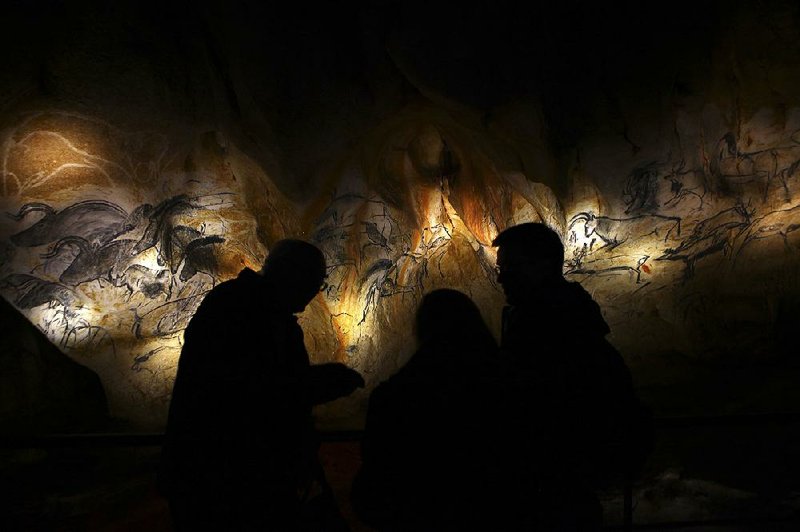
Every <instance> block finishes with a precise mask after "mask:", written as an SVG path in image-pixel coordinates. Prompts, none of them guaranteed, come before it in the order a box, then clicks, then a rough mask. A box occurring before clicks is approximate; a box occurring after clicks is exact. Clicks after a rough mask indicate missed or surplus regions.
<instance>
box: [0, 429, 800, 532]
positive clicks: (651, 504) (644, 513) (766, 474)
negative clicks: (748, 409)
mask: <svg viewBox="0 0 800 532" xmlns="http://www.w3.org/2000/svg"><path fill="white" fill-rule="evenodd" d="M799 443H800V427H797V426H783V427H779V426H775V427H758V429H757V430H756V429H754V428H752V427H745V428H742V427H739V428H736V427H733V428H730V427H729V428H721V427H716V428H713V429H710V428H709V429H697V428H695V429H680V430H669V431H662V432H660V433H659V437H658V442H657V446H656V449H655V452H654V453H653V455H652V456H651V459H650V461H649V463H648V465H647V467H646V470H645V472H644V475H643V478H642V479H641V480H640V481H639V482H638V483H637V485H636V486H635V488H634V523H635V525H636V528H637V529H641V530H682V531H683V530H686V531H689V530H691V531H701V532H740V531H741V532H745V531H747V532H750V531H753V532H755V531H759V532H762V531H763V532H782V531H789V530H792V531H794V530H800V456H799V455H798V454H799V453H798V452H797V450H798V449H800V444H799ZM158 456H159V449H158V448H157V447H138V448H100V449H79V448H68V449H50V450H41V449H35V450H34V449H31V450H2V451H0V457H1V459H0V473H2V479H3V480H2V485H0V501H2V502H1V503H0V504H1V505H2V507H0V515H2V520H1V521H0V529H2V530H4V531H15V530H19V531H23V530H24V531H35V530H42V531H45V530H46V531H87V532H94V531H115V532H122V531H131V532H132V531H141V530H148V531H149V532H169V531H171V530H172V527H171V523H170V518H169V511H168V508H167V504H166V501H165V500H164V499H163V498H161V497H160V496H159V494H158V493H157V491H156V488H155V471H156V464H157V462H158ZM320 456H321V459H322V461H323V464H324V466H325V469H326V472H327V475H328V480H329V482H330V483H331V485H332V487H333V489H334V492H335V495H336V496H337V499H338V500H339V502H340V506H341V509H342V512H343V513H344V515H345V517H346V518H347V519H348V521H349V522H350V524H351V528H352V530H353V531H354V532H360V531H363V532H367V531H369V530H371V529H370V528H369V527H367V526H366V525H364V524H363V523H361V522H360V521H359V520H358V519H357V518H356V516H355V515H354V513H353V511H352V508H351V507H350V505H349V500H348V493H349V489H350V483H351V481H352V478H353V475H354V474H355V472H356V471H357V470H358V467H359V462H360V459H359V448H358V443H357V442H336V443H326V444H324V445H323V447H322V449H321V450H320ZM601 501H602V502H603V505H604V508H605V523H606V527H607V528H608V529H609V530H621V529H622V526H621V525H622V515H623V513H622V508H623V497H622V489H621V487H620V488H619V489H612V490H609V491H606V492H603V493H601ZM704 522H705V523H707V524H706V525H703V524H702V523H704Z"/></svg>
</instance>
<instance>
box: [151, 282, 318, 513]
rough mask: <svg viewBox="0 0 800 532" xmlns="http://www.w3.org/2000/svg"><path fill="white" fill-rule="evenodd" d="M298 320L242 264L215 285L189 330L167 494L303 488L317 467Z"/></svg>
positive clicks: (164, 482) (173, 410)
mask: <svg viewBox="0 0 800 532" xmlns="http://www.w3.org/2000/svg"><path fill="white" fill-rule="evenodd" d="M309 368H310V366H309V359H308V354H307V353H306V349H305V347H304V344H303V332H302V330H301V329H300V326H299V325H298V323H297V318H296V317H295V316H294V315H293V314H292V313H291V312H289V311H287V310H284V309H283V308H281V307H280V305H279V304H278V302H277V301H276V299H275V297H273V295H272V294H271V292H270V289H269V286H268V284H267V283H266V282H265V281H264V279H263V278H262V277H261V276H259V275H258V274H256V273H255V272H253V271H252V270H249V269H245V270H243V271H242V272H241V273H240V274H239V276H238V277H237V278H235V279H233V280H230V281H227V282H224V283H222V284H220V285H218V286H217V287H215V288H214V289H213V290H212V291H211V292H210V293H209V294H208V295H207V296H206V298H205V300H204V301H203V303H202V304H201V305H200V307H199V308H198V310H197V313H196V314H195V316H194V317H193V318H192V320H191V322H190V323H189V326H188V327H187V329H186V331H185V336H184V346H183V349H182V351H181V357H180V361H179V365H178V372H177V376H176V379H175V386H174V389H173V394H172V402H171V404H170V410H169V420H168V426H167V431H166V441H165V444H164V449H163V464H162V471H161V476H160V486H161V488H162V490H163V491H164V492H165V494H167V495H168V496H174V495H182V494H184V495H192V494H197V495H198V496H202V495H204V494H205V496H207V495H208V494H209V491H211V492H213V493H214V494H216V495H217V496H223V497H224V496H230V497H237V496H244V495H246V496H248V497H254V498H259V497H260V495H263V494H266V493H274V492H281V493H283V494H285V495H286V496H287V497H290V496H292V494H293V493H295V492H296V490H297V489H299V488H302V487H303V486H304V485H305V484H306V483H307V482H308V480H309V477H310V476H311V473H310V471H311V470H312V469H313V468H314V467H315V466H314V462H315V460H316V458H315V456H316V455H315V453H316V441H315V437H314V431H313V428H312V425H311V416H310V414H311V407H312V404H313V400H314V398H313V397H312V396H313V395H314V394H313V390H311V389H310V388H311V386H310V384H309V382H310V379H309V376H310V373H309Z"/></svg>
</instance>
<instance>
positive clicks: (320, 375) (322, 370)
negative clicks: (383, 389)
mask: <svg viewBox="0 0 800 532" xmlns="http://www.w3.org/2000/svg"><path fill="white" fill-rule="evenodd" d="M311 381H312V382H313V383H314V384H313V386H312V393H313V396H314V399H313V402H314V404H320V403H324V402H327V401H332V400H333V399H337V398H339V397H344V396H346V395H350V394H351V393H353V392H354V391H355V390H356V388H363V387H364V385H365V383H364V378H363V377H362V376H361V374H360V373H358V372H357V371H356V370H354V369H351V368H349V367H347V366H345V365H344V364H341V363H338V362H331V363H328V364H316V365H314V366H311Z"/></svg>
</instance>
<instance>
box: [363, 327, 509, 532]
mask: <svg viewBox="0 0 800 532" xmlns="http://www.w3.org/2000/svg"><path fill="white" fill-rule="evenodd" d="M448 332H449V333H452V336H453V337H454V341H453V342H435V343H429V344H427V345H424V346H422V347H421V348H420V349H419V350H418V351H417V352H416V353H415V354H414V356H413V357H412V358H411V360H410V361H409V362H408V363H407V364H406V365H405V366H404V367H403V368H402V369H401V370H400V371H399V372H398V373H397V374H395V375H394V376H392V377H391V378H390V379H388V380H387V381H385V382H384V383H382V384H380V385H379V386H378V387H377V388H375V390H374V391H373V392H372V395H371V396H370V402H369V409H368V413H367V420H366V427H365V434H364V439H363V443H362V446H363V447H362V459H363V466H362V469H361V471H360V472H359V474H358V476H357V477H356V480H355V482H354V487H353V500H354V506H355V507H356V510H357V511H358V512H359V515H360V516H361V518H362V519H363V520H365V521H366V522H368V523H369V524H370V525H372V526H375V527H378V528H382V529H384V528H385V529H391V530H463V529H467V528H469V527H470V525H472V526H477V527H478V528H480V523H479V521H478V520H479V519H482V518H483V517H484V516H482V515H480V514H479V512H480V511H482V510H484V509H486V508H487V506H486V500H485V493H486V491H487V489H488V488H489V486H488V483H489V482H490V478H491V463H489V462H488V460H490V459H491V458H493V456H494V453H493V452H492V450H491V449H490V448H489V447H488V445H490V443H491V441H492V439H493V438H494V436H495V434H493V433H492V423H493V421H494V419H495V411H494V406H493V404H494V401H495V400H496V398H497V388H496V387H497V375H498V369H497V365H496V364H497V359H496V353H495V346H494V345H493V344H486V345H476V344H470V342H469V341H466V342H465V341H458V339H457V337H458V335H459V334H460V333H459V331H448ZM462 334H463V331H462ZM464 336H468V335H466V334H465V335H464Z"/></svg>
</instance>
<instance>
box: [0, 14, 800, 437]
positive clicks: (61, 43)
mask: <svg viewBox="0 0 800 532" xmlns="http://www.w3.org/2000/svg"><path fill="white" fill-rule="evenodd" d="M799 17H800V15H799V14H798V8H797V6H795V5H794V4H792V3H789V2H786V3H778V2H776V3H746V2H745V3H736V4H734V5H729V4H723V3H716V2H708V3H703V4H700V5H694V6H692V7H691V8H689V6H688V5H687V6H684V5H681V4H678V3H676V4H670V5H668V6H660V7H658V8H656V7H655V6H653V7H651V8H650V9H649V10H647V9H645V8H643V7H642V6H640V5H638V4H636V3H633V2H630V3H628V2H621V3H619V4H618V5H615V6H588V7H587V6H583V5H581V4H579V3H577V2H562V3H559V5H557V6H553V5H544V4H536V3H532V4H530V5H528V6H526V7H520V6H516V5H513V4H510V5H503V3H499V4H498V3H486V4H480V3H479V4H476V5H475V6H473V7H469V8H466V7H464V8H458V9H456V8H454V7H452V6H445V5H441V6H440V5H438V4H437V3H426V4H418V3H416V2H403V3H395V2H378V3H369V4H364V5H361V4H359V5H355V4H354V5H337V6H327V7H318V8H315V9H313V10H310V9H306V8H305V7H303V6H299V5H298V6H290V7H286V6H283V7H281V8H278V7H276V6H269V5H263V4H261V3H257V2H249V1H240V2H235V3H230V2H226V3H223V2H215V1H207V2H200V3H188V2H168V3H166V4H156V3H148V2H137V3H133V2H131V3H128V2H121V3H114V4H113V5H104V4H102V3H100V4H95V3H83V2H45V3H44V4H40V5H37V6H31V5H28V4H26V3H24V2H19V3H12V4H10V6H9V7H8V18H9V20H13V21H14V25H13V26H14V29H13V31H11V32H9V33H7V34H4V35H3V36H2V37H1V38H2V39H3V41H2V43H0V44H1V45H2V50H4V51H3V60H4V65H5V66H4V68H5V70H6V72H7V73H8V75H6V76H4V81H3V82H0V89H1V90H2V92H1V93H0V146H1V147H2V153H1V155H2V173H1V174H0V180H2V181H0V211H2V212H3V213H5V214H6V216H4V217H3V219H2V220H1V221H0V255H1V256H2V262H1V263H0V294H2V296H3V297H4V298H5V299H6V300H8V301H9V302H11V303H13V305H14V306H15V307H16V308H17V309H19V310H20V311H21V312H22V313H23V314H24V315H25V316H27V318H28V319H29V320H30V321H31V322H32V323H33V324H35V325H36V326H38V327H39V328H40V329H41V330H42V331H43V332H44V333H45V334H46V335H47V336H48V338H49V339H50V340H51V341H52V342H53V343H54V344H56V345H57V346H58V347H59V348H60V349H62V350H63V351H64V352H65V353H67V354H68V355H69V356H70V357H72V358H74V359H75V360H77V361H78V362H80V363H82V364H84V365H86V366H88V367H90V368H91V369H92V370H94V371H95V372H96V373H97V374H98V375H99V376H100V378H101V380H102V382H103V385H104V386H105V388H106V394H107V396H108V399H109V405H110V408H111V411H112V414H114V415H115V416H117V417H119V418H123V419H126V420H128V421H130V422H131V423H132V424H134V425H136V426H142V427H158V426H160V425H162V424H163V422H164V419H165V414H166V408H167V405H168V401H169V394H170V390H171V386H172V381H173V378H174V372H175V367H176V363H177V357H178V354H179V351H180V346H181V342H182V331H183V329H184V328H185V326H186V323H187V322H188V320H189V319H190V318H191V316H192V313H193V311H194V309H196V307H197V305H198V304H199V302H200V301H201V300H202V297H203V295H204V294H205V293H206V292H207V291H208V290H209V289H211V288H212V287H213V286H214V285H215V284H216V283H219V282H221V281H223V280H225V279H228V278H231V277H233V276H235V275H236V273H237V272H238V271H239V270H240V269H241V268H243V267H251V268H256V269H257V268H258V267H259V265H260V263H261V262H262V261H263V258H264V257H265V256H266V254H267V253H268V251H269V247H270V246H271V245H272V243H274V242H275V241H276V240H278V239H280V238H283V237H286V236H300V237H303V238H306V239H309V240H311V241H313V242H315V243H316V244H318V245H319V246H320V248H321V249H322V250H323V251H324V252H325V254H326V257H327V260H328V264H329V288H328V290H327V291H326V292H325V293H323V294H321V295H320V297H318V298H317V299H316V300H315V301H314V302H313V303H312V304H311V305H310V307H309V309H308V310H307V311H306V312H305V313H304V314H303V315H302V317H301V323H302V325H303V327H304V329H305V331H306V342H307V344H308V347H309V351H310V353H311V355H312V359H313V360H315V361H329V360H339V361H343V362H346V363H347V364H349V365H351V366H353V367H355V368H356V369H358V370H359V371H361V372H363V373H364V374H365V377H366V378H367V382H368V384H369V385H370V386H371V385H374V384H376V383H377V382H380V380H382V379H384V378H386V377H387V376H388V375H390V374H391V373H392V372H394V371H395V370H396V369H397V368H398V367H399V366H400V365H402V363H403V362H404V360H405V359H406V358H407V356H408V355H410V353H411V350H412V349H413V346H412V345H411V343H410V342H409V341H408V338H409V333H410V331H409V325H408V324H409V323H410V321H411V316H412V315H413V311H414V308H415V306H416V304H417V303H418V302H419V300H420V298H421V296H422V295H423V294H424V293H425V292H426V291H429V290H431V289H434V288H438V287H454V288H458V289H461V290H463V291H465V292H467V293H468V294H470V295H471V296H472V297H473V298H474V299H475V300H476V302H477V303H478V304H479V306H480V307H481V308H482V309H483V311H484V316H485V318H486V319H487V321H488V322H489V323H490V325H491V326H492V327H493V329H494V330H495V331H497V330H498V329H499V316H500V308H501V306H502V294H501V292H500V291H499V289H498V286H497V285H496V282H495V279H494V275H493V266H494V250H493V249H492V248H491V247H490V245H489V244H490V242H491V240H492V238H493V237H494V236H495V235H496V234H497V232H498V231H500V230H502V229H503V228H505V227H508V226H509V225H513V224H515V223H520V222H524V221H543V222H545V223H547V224H548V225H550V226H551V227H553V228H554V229H556V230H557V231H559V232H560V233H561V234H562V236H563V238H564V241H565V244H566V247H567V259H566V261H565V265H564V271H565V274H566V275H567V277H568V278H569V279H570V280H574V281H579V282H581V283H582V284H583V285H584V286H585V287H586V288H587V289H588V290H589V291H590V292H591V293H592V294H593V296H594V297H595V298H596V300H597V301H598V302H599V303H600V304H601V306H602V308H603V310H604V314H605V316H606V319H607V320H608V321H609V324H610V325H611V327H612V336H611V340H612V341H613V343H614V344H615V345H616V346H617V347H618V348H619V349H620V350H621V352H622V353H623V355H624V356H625V357H626V359H627V360H628V362H629V364H630V365H631V367H632V368H633V369H634V372H635V375H636V376H637V378H638V380H639V382H640V383H644V384H652V385H662V384H670V383H674V382H680V381H682V380H685V379H686V378H687V372H689V373H690V372H692V371H695V370H696V371H698V372H699V371H700V369H698V368H703V371H709V368H712V369H714V368H718V367H729V366H731V365H735V366H738V367H746V368H751V367H754V366H756V365H759V364H763V363H766V362H775V361H778V362H780V363H784V362H786V361H787V360H789V361H790V362H791V363H793V362H792V361H791V358H792V353H793V352H792V349H791V347H792V343H793V341H792V337H791V333H792V331H793V330H794V328H795V326H796V325H797V321H798V318H797V316H798V313H797V310H798V306H799V305H800V298H798V291H800V285H799V284H798V273H797V272H798V271H800V270H798V267H797V266H798V264H797V260H798V238H800V237H799V236H798V235H799V234H800V232H798V231H797V229H798V227H800V197H798V194H800V192H798V190H797V188H798V167H800V163H799V161H800V102H799V101H798V100H799V99H800V96H798V95H800V91H798V89H800V60H798V57H800V55H798V52H800V50H799V49H798V48H800V38H799V37H800V34H798V28H799V27H800V26H799V25H798V19H799ZM34 36H35V38H33V37H34ZM565 319H570V318H569V317H568V316H566V317H565ZM580 326H581V324H580V323H577V322H576V323H575V327H576V329H579V328H580ZM224 358H225V354H224V353H220V364H224ZM703 386H704V385H703V384H702V383H701V387H703ZM368 391H369V387H368V389H367V390H365V391H364V392H361V393H358V394H356V395H355V396H353V397H351V398H349V399H345V400H340V401H338V402H337V403H335V404H333V405H330V406H328V407H326V408H323V409H321V410H320V412H319V414H320V416H321V418H322V419H323V420H327V421H329V422H331V423H332V424H336V422H337V420H339V422H341V420H342V419H349V420H352V419H357V418H358V416H359V415H360V414H361V413H363V407H364V401H365V400H366V397H367V394H368ZM665 410H669V409H668V408H665Z"/></svg>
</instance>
